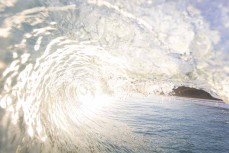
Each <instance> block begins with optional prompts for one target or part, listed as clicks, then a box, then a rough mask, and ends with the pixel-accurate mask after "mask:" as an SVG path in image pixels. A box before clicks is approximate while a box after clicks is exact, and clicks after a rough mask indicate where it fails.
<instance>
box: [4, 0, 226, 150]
mask: <svg viewBox="0 0 229 153" xmlns="http://www.w3.org/2000/svg"><path fill="white" fill-rule="evenodd" d="M217 2H218V1H217ZM206 3H209V5H210V6H209V7H211V5H212V6H213V5H215V3H213V2H212V3H210V2H206ZM203 5H204V2H198V3H197V2H194V1H192V2H190V1H173V0H170V1H163V2H162V1H157V0H155V1H143V0H139V1H134V2H131V3H130V2H129V1H112V0H110V1H102V0H95V1H93V0H89V1H80V0H79V1H58V0H49V1H47V2H45V3H44V2H42V1H29V0H25V1H20V0H18V1H16V0H12V1H9V2H3V3H2V2H1V3H0V11H1V14H0V41H1V48H0V51H1V53H0V55H1V63H0V69H1V71H2V78H1V86H2V89H1V102H0V104H1V107H2V108H4V109H5V111H6V112H5V114H6V115H5V116H7V117H8V118H10V120H11V121H12V122H13V123H14V125H17V127H18V128H19V129H21V132H22V133H23V132H26V133H28V138H26V139H25V140H24V141H25V142H24V141H23V142H20V143H25V144H26V142H28V141H30V140H31V138H36V139H32V141H38V142H40V143H41V144H42V142H46V143H47V144H49V145H45V147H46V148H45V147H44V149H43V150H45V149H46V151H47V152H50V151H49V149H50V148H52V151H53V152H61V151H65V152H67V151H73V150H77V151H81V152H93V151H94V152H103V151H104V152H109V151H110V150H111V148H115V150H116V151H118V150H119V149H120V148H122V147H123V144H125V145H126V146H128V145H133V146H134V147H135V148H137V147H141V146H139V145H140V144H141V145H143V144H144V145H145V143H143V142H142V143H140V144H138V143H139V139H140V138H138V143H137V142H134V140H135V139H136V136H135V135H132V134H131V133H128V132H127V131H131V130H130V129H128V127H126V126H125V125H120V123H118V122H117V126H119V127H123V128H119V130H117V128H115V125H116V123H115V122H114V121H113V120H112V124H113V125H112V126H111V124H109V123H110V121H109V118H110V117H109V116H107V117H106V118H104V117H103V116H104V114H103V113H105V112H107V111H109V110H110V109H111V107H115V106H116V107H117V104H115V103H116V101H117V100H119V99H125V98H126V97H131V96H132V95H136V94H138V95H140V96H142V97H144V96H148V95H157V94H161V93H163V94H164V95H172V94H173V89H176V88H178V87H180V86H185V87H191V88H196V89H202V90H204V91H206V92H208V93H210V94H211V95H212V96H214V97H216V98H220V99H223V100H224V101H225V102H228V101H229V56H228V55H229V54H228V42H226V40H227V39H228V38H229V32H228V22H229V16H228V15H226V14H228V9H227V6H228V5H229V3H228V2H227V1H222V2H221V3H219V4H218V5H217V7H218V12H219V14H220V15H221V16H220V18H218V19H216V17H215V18H214V16H213V15H211V14H206V12H204V9H203V8H202V7H203ZM210 17H212V19H214V20H215V22H217V23H212V22H211V21H212V19H211V18H210ZM8 64H9V66H8ZM6 67H7V68H6ZM3 70H4V71H3ZM7 112H8V113H7ZM105 114H106V113H105ZM22 121H23V123H22ZM92 125H93V128H92ZM101 125H103V127H101ZM13 127H14V126H12V128H13ZM72 127H74V128H72ZM22 129H24V130H22ZM104 129H106V130H104ZM113 129H115V130H113ZM110 131H116V132H117V133H119V135H120V133H122V134H123V137H121V138H119V139H118V140H119V141H117V139H116V136H117V135H118V134H116V133H115V132H114V133H112V134H111V133H110ZM124 135H125V136H124ZM17 139H18V140H19V139H20V138H17ZM142 141H143V140H142ZM38 142H36V143H38ZM130 142H131V143H130ZM34 143H35V142H34ZM113 145H114V146H113ZM6 148H7V147H6ZM9 148H10V147H8V149H9ZM132 148H133V147H132ZM17 149H18V150H22V148H20V147H19V148H17ZM125 149H126V148H122V150H124V151H125ZM126 151H128V150H127V149H126Z"/></svg>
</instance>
